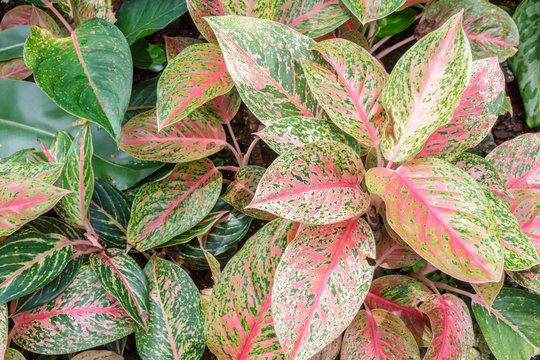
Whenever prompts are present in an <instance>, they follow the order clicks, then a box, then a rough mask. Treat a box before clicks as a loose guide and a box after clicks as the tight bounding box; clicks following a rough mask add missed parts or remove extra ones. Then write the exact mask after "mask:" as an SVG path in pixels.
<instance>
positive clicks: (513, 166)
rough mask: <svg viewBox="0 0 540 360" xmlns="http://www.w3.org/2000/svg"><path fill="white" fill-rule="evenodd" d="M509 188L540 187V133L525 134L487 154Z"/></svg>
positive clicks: (487, 158) (487, 157)
mask: <svg viewBox="0 0 540 360" xmlns="http://www.w3.org/2000/svg"><path fill="white" fill-rule="evenodd" d="M486 160H488V161H489V162H490V163H491V164H493V166H494V167H495V169H497V171H498V172H499V175H500V176H501V179H502V180H503V182H504V185H505V186H506V187H507V188H508V189H540V133H531V134H523V135H521V136H518V137H517V138H514V139H512V140H510V141H507V142H505V143H503V144H501V145H499V146H498V147H496V148H495V149H494V150H493V151H492V152H491V153H489V154H488V156H486Z"/></svg>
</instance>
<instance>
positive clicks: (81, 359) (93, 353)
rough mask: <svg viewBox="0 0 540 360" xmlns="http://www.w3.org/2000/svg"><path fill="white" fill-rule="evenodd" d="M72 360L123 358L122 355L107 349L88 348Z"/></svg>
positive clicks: (122, 359)
mask: <svg viewBox="0 0 540 360" xmlns="http://www.w3.org/2000/svg"><path fill="white" fill-rule="evenodd" d="M72 360H124V357H123V356H121V355H118V354H117V353H115V352H112V351H108V350H88V351H84V352H82V353H79V354H77V356H75V357H74V358H73V359H72Z"/></svg>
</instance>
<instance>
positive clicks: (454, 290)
mask: <svg viewBox="0 0 540 360" xmlns="http://www.w3.org/2000/svg"><path fill="white" fill-rule="evenodd" d="M433 285H435V286H436V287H438V288H439V289H443V290H448V291H453V292H455V293H458V294H461V295H465V296H467V297H470V298H471V299H473V300H475V301H478V297H479V296H478V295H476V294H472V293H470V292H468V291H465V290H461V289H458V288H455V287H453V286H450V285H447V284H444V283H441V282H435V281H434V282H433Z"/></svg>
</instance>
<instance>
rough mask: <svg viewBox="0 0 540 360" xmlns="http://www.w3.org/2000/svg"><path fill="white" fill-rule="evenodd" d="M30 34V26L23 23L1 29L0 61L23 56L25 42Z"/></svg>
mask: <svg viewBox="0 0 540 360" xmlns="http://www.w3.org/2000/svg"><path fill="white" fill-rule="evenodd" d="M28 35H30V26H29V25H21V26H15V27H12V28H9V29H7V30H3V31H0V61H6V60H11V59H15V58H20V57H22V56H23V48H24V42H25V41H26V38H27V37H28Z"/></svg>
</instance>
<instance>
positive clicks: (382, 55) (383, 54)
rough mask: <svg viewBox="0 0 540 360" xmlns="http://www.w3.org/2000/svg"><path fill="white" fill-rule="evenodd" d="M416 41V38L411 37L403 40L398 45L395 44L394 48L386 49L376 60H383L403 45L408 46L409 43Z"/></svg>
mask: <svg viewBox="0 0 540 360" xmlns="http://www.w3.org/2000/svg"><path fill="white" fill-rule="evenodd" d="M414 40H416V36H414V35H411V36H409V37H408V38H406V39H403V40H401V41H400V42H398V43H396V44H394V45H392V46H389V47H387V48H386V49H384V50H383V51H381V52H380V53H378V54H376V55H375V58H377V60H381V59H382V58H383V57H385V56H386V55H388V54H390V53H391V52H392V51H394V50H396V49H399V48H400V47H402V46H403V45H405V44H408V43H410V42H411V41H414Z"/></svg>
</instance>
